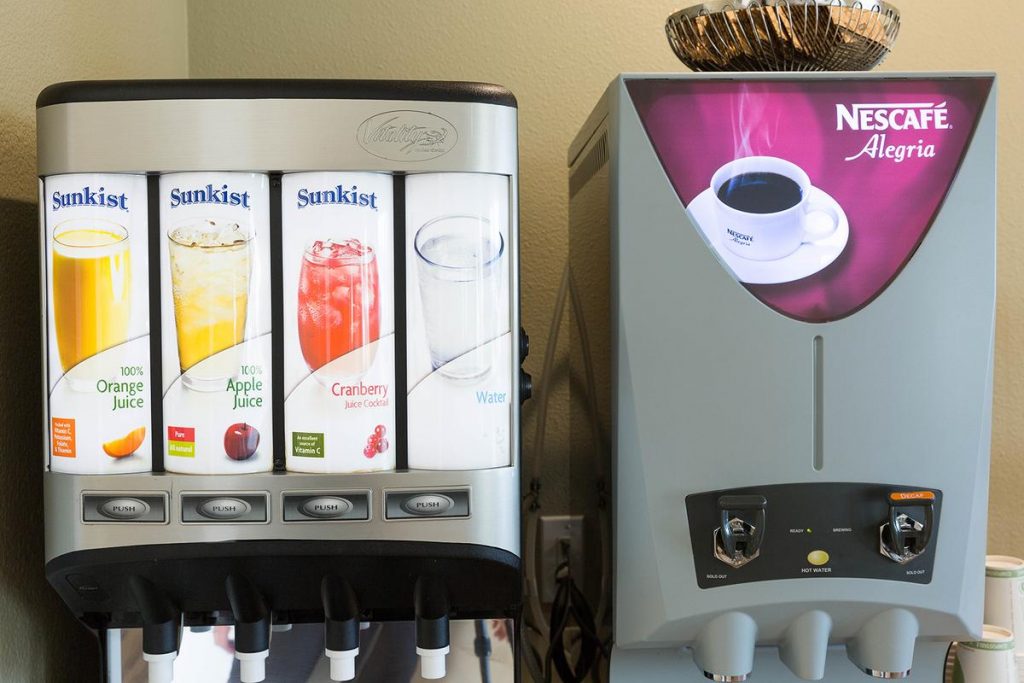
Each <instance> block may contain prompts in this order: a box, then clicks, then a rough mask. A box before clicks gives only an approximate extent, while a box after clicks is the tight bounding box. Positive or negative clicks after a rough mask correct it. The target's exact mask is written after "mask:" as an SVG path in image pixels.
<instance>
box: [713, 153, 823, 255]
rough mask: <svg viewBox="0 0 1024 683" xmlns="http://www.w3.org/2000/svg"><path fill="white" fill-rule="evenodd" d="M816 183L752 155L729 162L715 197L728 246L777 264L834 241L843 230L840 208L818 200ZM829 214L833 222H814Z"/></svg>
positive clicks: (789, 166) (785, 164)
mask: <svg viewBox="0 0 1024 683" xmlns="http://www.w3.org/2000/svg"><path fill="white" fill-rule="evenodd" d="M812 189H813V185H812V184H811V179H810V178H809V177H808V175H807V173H806V172H804V170H803V169H802V168H800V167H799V166H797V165H796V164H794V163H792V162H789V161H786V160H785V159H779V158H777V157H768V156H751V157H743V158H741V159H736V160H734V161H730V162H729V163H727V164H725V165H724V166H722V167H721V168H719V169H718V170H717V171H715V174H714V175H713V176H712V177H711V194H712V195H713V197H714V206H715V214H716V217H717V220H718V226H719V229H720V230H721V237H722V244H724V245H725V247H726V248H727V249H728V250H729V251H731V252H733V253H734V254H736V255H737V256H742V257H743V258H747V259H752V260H755V261H774V260H776V259H781V258H784V257H786V256H789V255H790V254H792V253H793V252H795V251H796V250H797V249H799V248H800V246H801V245H803V244H806V243H813V242H817V241H820V240H824V239H827V238H828V237H830V236H831V235H832V234H833V233H834V232H835V231H836V229H837V228H838V227H839V224H840V222H841V220H842V219H841V218H840V216H839V211H838V207H837V206H836V205H835V204H833V203H832V202H827V201H822V200H820V199H813V198H812V196H811V190H812ZM815 213H824V214H826V215H827V216H828V217H829V218H830V219H831V220H830V221H829V222H828V223H827V224H825V225H824V226H822V223H823V221H813V220H810V216H811V215H812V214H815Z"/></svg>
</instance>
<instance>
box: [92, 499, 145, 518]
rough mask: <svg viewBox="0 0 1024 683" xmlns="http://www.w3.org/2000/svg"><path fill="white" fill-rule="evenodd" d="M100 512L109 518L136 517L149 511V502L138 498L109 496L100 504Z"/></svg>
mask: <svg viewBox="0 0 1024 683" xmlns="http://www.w3.org/2000/svg"><path fill="white" fill-rule="evenodd" d="M100 512H101V513H103V514H104V515H106V516H107V517H110V518H111V519H137V518H139V517H142V516H143V515H145V514H146V513H147V512H149V504H148V503H146V501H144V500H139V499H138V498H111V499H110V500H108V501H107V502H105V503H103V504H102V505H100Z"/></svg>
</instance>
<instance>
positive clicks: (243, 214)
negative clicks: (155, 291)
mask: <svg viewBox="0 0 1024 683" xmlns="http://www.w3.org/2000/svg"><path fill="white" fill-rule="evenodd" d="M269 237H270V234H269V180H268V178H267V176H265V175H262V174H255V173H172V174H167V175H164V176H161V178H160V263H161V269H160V287H161V292H160V301H161V324H162V340H161V341H162V344H161V349H162V352H163V381H164V386H163V394H164V397H163V416H164V429H165V430H166V433H165V434H164V435H163V436H164V444H165V447H164V468H165V469H166V470H167V471H168V472H184V473H193V474H237V473H246V472H266V471H269V470H270V469H272V467H273V429H272V410H271V338H270V335H271V310H270V239H269Z"/></svg>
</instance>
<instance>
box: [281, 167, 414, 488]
mask: <svg viewBox="0 0 1024 683" xmlns="http://www.w3.org/2000/svg"><path fill="white" fill-rule="evenodd" d="M281 185H282V190H281V192H282V194H281V197H282V200H281V204H282V209H281V215H282V228H281V229H282V247H281V258H282V259H283V264H282V266H283V267H282V273H283V278H284V330H283V333H284V364H285V365H284V377H285V390H284V393H285V397H286V398H285V404H284V416H285V439H286V443H285V453H286V456H285V457H286V466H287V469H288V470H290V471H294V472H331V473H342V472H365V471H379V470H393V469H394V468H395V450H396V449H395V448H393V447H392V441H393V439H394V432H395V314H394V246H393V245H394V218H393V204H394V202H393V194H394V189H393V186H394V181H393V179H392V177H391V175H389V174H386V173H340V172H316V173H288V174H286V175H285V176H284V177H283V178H282V183H281Z"/></svg>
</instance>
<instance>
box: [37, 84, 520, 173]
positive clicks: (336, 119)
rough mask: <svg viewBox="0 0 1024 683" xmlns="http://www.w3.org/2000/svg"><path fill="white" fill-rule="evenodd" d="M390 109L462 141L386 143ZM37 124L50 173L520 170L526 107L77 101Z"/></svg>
mask: <svg viewBox="0 0 1024 683" xmlns="http://www.w3.org/2000/svg"><path fill="white" fill-rule="evenodd" d="M404 113H405V114H404ZM381 114H392V115H398V116H403V115H405V116H408V117H410V121H412V122H413V123H415V122H417V121H422V120H423V117H424V116H426V117H435V118H439V119H441V120H443V121H444V122H445V125H450V126H451V127H452V129H453V131H454V133H450V134H454V135H455V136H457V140H456V142H455V143H454V144H453V145H451V146H450V148H447V149H444V151H442V152H441V153H440V154H439V155H437V156H432V155H427V156H426V157H417V156H408V155H407V154H406V153H404V152H403V151H402V150H401V147H400V146H388V147H385V148H384V149H381V147H380V144H379V143H373V144H369V143H367V142H366V136H367V134H368V133H367V126H368V125H377V124H376V122H377V121H380V120H381V119H379V118H376V117H379V115H381ZM371 119H373V121H371ZM399 120H400V119H399ZM428 120H429V118H428ZM36 123H37V134H38V141H39V142H38V168H39V175H41V176H47V175H53V174H56V173H73V172H99V171H110V172H129V171H136V172H147V171H148V172H169V171H224V170H238V171H243V170H250V171H268V170H274V171H285V172H287V171H317V170H323V171H345V170H361V171H406V172H410V173H415V172H417V171H464V172H478V173H501V174H506V175H511V174H513V173H515V172H516V167H517V162H518V159H517V143H516V110H515V109H514V108H512V107H503V106H500V105H493V104H480V103H467V102H423V101H388V100H313V99H308V100H307V99H303V100H296V99H263V100H143V101H121V102H74V103H69V104H55V105H51V106H48V107H42V108H41V109H39V110H38V111H37V114H36ZM364 124H365V125H364ZM361 142H362V143H363V144H360V143H361ZM364 144H365V145H366V146H365V147H364ZM446 147H447V145H446ZM367 148H369V150H372V151H368V149H367Z"/></svg>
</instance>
